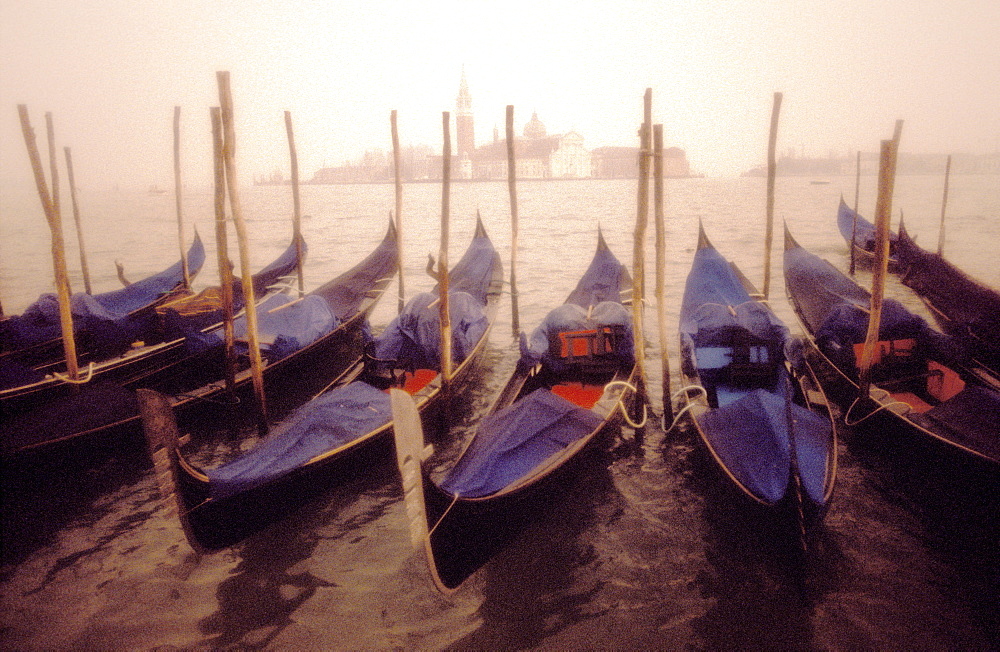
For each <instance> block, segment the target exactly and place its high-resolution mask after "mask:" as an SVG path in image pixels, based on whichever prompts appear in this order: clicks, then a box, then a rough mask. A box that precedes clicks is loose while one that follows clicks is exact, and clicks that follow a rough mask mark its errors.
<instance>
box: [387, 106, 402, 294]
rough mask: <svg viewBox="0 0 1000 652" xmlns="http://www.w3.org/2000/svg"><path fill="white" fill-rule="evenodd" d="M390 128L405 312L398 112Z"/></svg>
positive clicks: (398, 263) (397, 248)
mask: <svg viewBox="0 0 1000 652" xmlns="http://www.w3.org/2000/svg"><path fill="white" fill-rule="evenodd" d="M389 126H390V129H391V131H392V169H393V175H394V177H395V179H396V184H395V190H396V197H395V198H396V214H395V215H394V216H393V219H394V220H395V223H396V261H397V266H398V267H399V297H398V300H397V302H396V304H397V305H396V312H397V313H401V312H403V307H404V306H405V305H406V292H405V290H404V285H403V178H402V175H403V171H402V165H401V162H400V151H399V128H398V127H397V125H396V110H395V109H393V110H392V113H390V114H389Z"/></svg>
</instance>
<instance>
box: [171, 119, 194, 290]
mask: <svg viewBox="0 0 1000 652" xmlns="http://www.w3.org/2000/svg"><path fill="white" fill-rule="evenodd" d="M183 194H184V190H183V187H182V184H181V107H179V106H175V107H174V203H175V204H176V205H177V242H178V244H179V245H180V248H181V269H182V270H183V271H184V287H185V288H186V289H188V290H190V289H191V273H190V271H189V270H188V260H187V249H186V248H185V247H184V209H183V201H182V197H183Z"/></svg>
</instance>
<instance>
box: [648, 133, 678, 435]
mask: <svg viewBox="0 0 1000 652" xmlns="http://www.w3.org/2000/svg"><path fill="white" fill-rule="evenodd" d="M653 221H654V224H655V225H656V323H657V326H658V329H659V335H660V360H661V363H662V367H661V371H662V373H663V421H664V423H670V422H672V421H673V420H674V405H673V402H672V401H671V398H670V397H671V394H670V349H669V348H668V347H667V341H668V335H667V282H666V278H667V236H666V224H665V223H664V216H663V125H662V124H658V125H653Z"/></svg>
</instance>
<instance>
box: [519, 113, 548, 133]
mask: <svg viewBox="0 0 1000 652" xmlns="http://www.w3.org/2000/svg"><path fill="white" fill-rule="evenodd" d="M524 137H525V138H545V125H544V124H542V121H541V120H539V119H538V111H534V112H533V113H532V114H531V120H530V121H529V122H528V124H526V125H524Z"/></svg>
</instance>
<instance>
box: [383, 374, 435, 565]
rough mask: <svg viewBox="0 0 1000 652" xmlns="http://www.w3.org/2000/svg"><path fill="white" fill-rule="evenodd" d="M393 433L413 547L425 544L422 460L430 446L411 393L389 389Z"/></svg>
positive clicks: (427, 455)
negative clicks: (425, 438)
mask: <svg viewBox="0 0 1000 652" xmlns="http://www.w3.org/2000/svg"><path fill="white" fill-rule="evenodd" d="M389 397H390V399H391V404H392V422H393V429H392V430H393V436H394V437H395V440H396V465H397V468H398V469H399V474H400V476H401V477H402V480H403V498H404V502H405V504H406V517H407V521H408V526H409V532H410V542H411V543H412V544H413V546H414V548H419V547H421V546H423V545H424V542H425V541H426V540H427V537H428V528H427V503H426V501H425V499H424V486H423V476H422V466H423V464H422V463H423V461H424V460H425V459H427V458H428V457H429V456H430V453H431V451H432V449H431V447H429V446H425V445H424V432H423V426H422V425H421V422H420V412H419V410H418V409H417V404H416V402H415V401H414V400H413V396H411V395H410V394H408V393H407V392H405V391H403V390H401V389H391V390H390V391H389Z"/></svg>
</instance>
